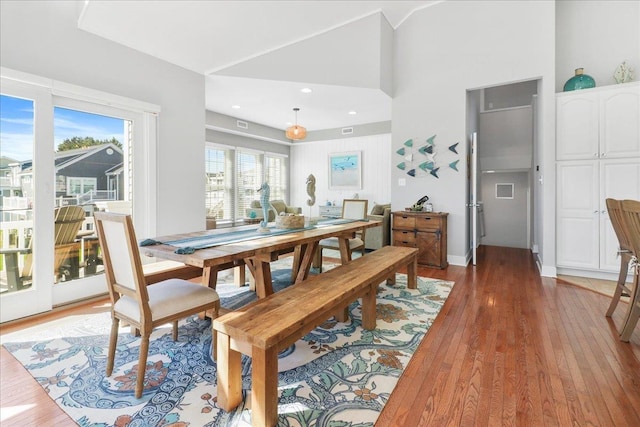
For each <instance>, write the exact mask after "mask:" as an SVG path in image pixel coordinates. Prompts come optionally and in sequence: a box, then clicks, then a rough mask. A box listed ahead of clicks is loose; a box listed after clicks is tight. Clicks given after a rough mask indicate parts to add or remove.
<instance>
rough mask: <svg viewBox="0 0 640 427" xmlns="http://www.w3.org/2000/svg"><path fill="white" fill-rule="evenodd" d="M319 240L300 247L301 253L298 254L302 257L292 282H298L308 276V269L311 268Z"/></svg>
mask: <svg viewBox="0 0 640 427" xmlns="http://www.w3.org/2000/svg"><path fill="white" fill-rule="evenodd" d="M318 243H319V242H317V241H316V242H312V243H309V244H307V245H304V246H305V247H304V248H302V253H301V254H300V255H301V257H302V259H301V261H300V267H299V268H298V274H297V275H296V280H295V281H294V283H300V282H302V281H303V280H305V279H306V278H307V277H309V270H310V269H311V264H312V262H313V258H314V255H315V252H316V250H318Z"/></svg>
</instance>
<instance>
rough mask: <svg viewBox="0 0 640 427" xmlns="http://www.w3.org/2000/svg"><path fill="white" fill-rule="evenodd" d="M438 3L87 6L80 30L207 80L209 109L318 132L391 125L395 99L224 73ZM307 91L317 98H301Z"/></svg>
mask: <svg viewBox="0 0 640 427" xmlns="http://www.w3.org/2000/svg"><path fill="white" fill-rule="evenodd" d="M438 2H439V1H401V0H400V1H361V0H357V1H333V0H302V1H189V0H187V1H172V0H163V1H148V0H147V1H136V0H134V1H104V0H86V1H85V4H84V7H83V9H82V11H81V14H80V17H79V20H78V26H79V28H80V29H82V30H84V31H87V32H90V33H93V34H95V35H98V36H100V37H104V38H106V39H109V40H112V41H114V42H117V43H120V44H122V45H125V46H127V47H130V48H132V49H136V50H138V51H140V52H144V53H146V54H149V55H152V56H154V57H157V58H159V59H162V60H165V61H167V62H170V63H173V64H175V65H178V66H180V67H183V68H186V69H188V70H192V71H194V72H197V73H199V74H203V75H204V76H206V95H205V99H206V108H207V109H208V110H211V111H215V112H218V113H222V114H227V115H230V116H234V117H237V118H240V119H242V120H248V121H252V122H256V123H260V124H263V125H266V126H271V127H274V128H277V129H284V128H285V127H287V126H288V125H289V124H290V123H291V122H293V121H294V113H293V111H292V109H293V108H294V107H299V108H300V112H299V113H298V123H299V124H301V125H303V126H305V127H307V129H309V130H311V131H312V130H318V129H331V128H338V127H344V126H350V125H357V124H363V123H372V122H379V121H386V120H390V119H391V99H390V98H389V96H388V95H387V94H385V93H384V92H383V91H381V90H379V89H370V88H357V87H345V86H332V85H326V84H314V83H313V82H306V83H300V82H290V81H280V80H262V79H256V78H247V77H235V76H230V75H223V74H228V73H226V72H225V70H228V69H229V68H231V67H233V66H235V65H238V64H242V63H243V62H245V61H249V60H252V59H254V58H258V57H260V56H262V55H268V54H269V53H270V52H274V51H276V50H278V49H282V48H286V47H288V46H292V45H295V44H296V43H301V42H304V41H305V40H309V39H312V38H313V37H316V36H318V35H321V34H324V33H327V32H329V31H331V30H334V29H336V28H340V27H342V26H344V25H347V24H350V23H352V22H356V21H358V20H360V19H362V18H365V17H367V16H371V15H372V14H377V13H382V15H383V16H384V17H385V18H386V20H387V21H388V22H389V24H390V25H391V27H392V28H394V29H395V28H397V26H398V25H400V24H401V23H402V22H403V20H404V19H406V18H407V17H408V16H409V15H410V14H411V13H413V12H414V11H415V10H418V9H422V8H424V7H427V6H430V5H432V4H434V3H438ZM305 87H306V88H310V89H312V92H311V93H302V92H301V91H300V90H301V89H302V88H305ZM234 105H235V106H239V107H240V108H239V109H238V108H232V106H234ZM350 111H355V112H356V114H355V115H354V114H348V113H349V112H350Z"/></svg>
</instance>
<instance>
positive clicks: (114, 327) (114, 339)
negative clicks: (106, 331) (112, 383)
mask: <svg viewBox="0 0 640 427" xmlns="http://www.w3.org/2000/svg"><path fill="white" fill-rule="evenodd" d="M119 325H120V319H118V318H117V317H114V318H113V320H112V321H111V335H110V336H109V353H108V354H107V376H111V373H112V372H113V362H114V360H115V358H116V344H117V343H118V328H119Z"/></svg>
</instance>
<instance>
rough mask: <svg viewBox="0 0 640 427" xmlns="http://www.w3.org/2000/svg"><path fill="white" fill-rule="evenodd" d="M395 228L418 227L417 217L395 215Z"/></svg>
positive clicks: (409, 228)
mask: <svg viewBox="0 0 640 427" xmlns="http://www.w3.org/2000/svg"><path fill="white" fill-rule="evenodd" d="M393 228H405V229H408V230H413V229H414V228H416V218H415V217H414V216H411V215H398V214H394V215H393Z"/></svg>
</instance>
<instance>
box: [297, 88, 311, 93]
mask: <svg viewBox="0 0 640 427" xmlns="http://www.w3.org/2000/svg"><path fill="white" fill-rule="evenodd" d="M300 92H302V93H311V92H313V91H312V90H311V89H309V88H308V87H303V88H302V89H300Z"/></svg>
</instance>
